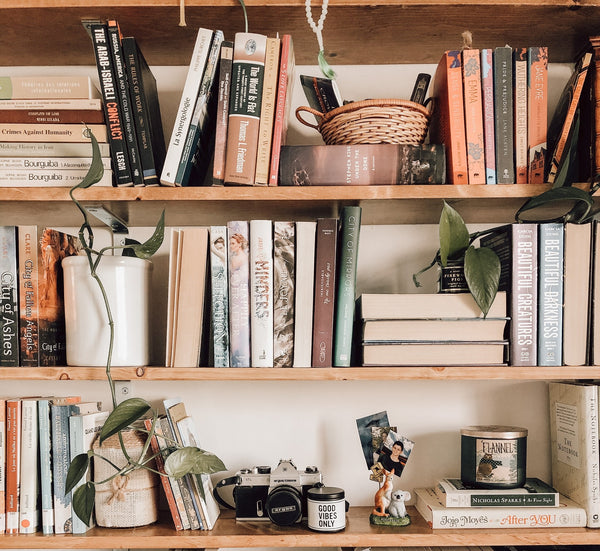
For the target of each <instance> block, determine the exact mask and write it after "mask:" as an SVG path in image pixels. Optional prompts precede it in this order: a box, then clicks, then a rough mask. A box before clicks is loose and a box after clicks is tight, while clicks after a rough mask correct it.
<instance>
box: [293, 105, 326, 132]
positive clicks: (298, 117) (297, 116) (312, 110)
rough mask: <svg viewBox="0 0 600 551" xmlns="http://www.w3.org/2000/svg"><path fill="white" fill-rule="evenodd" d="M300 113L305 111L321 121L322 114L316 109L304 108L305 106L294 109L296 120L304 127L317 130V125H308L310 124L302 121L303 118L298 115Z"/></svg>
mask: <svg viewBox="0 0 600 551" xmlns="http://www.w3.org/2000/svg"><path fill="white" fill-rule="evenodd" d="M302 111H307V112H308V113H311V114H313V115H314V116H315V117H317V119H322V118H323V113H321V112H320V111H317V110H316V109H313V108H312V107H306V106H300V107H298V108H297V109H296V118H297V119H298V120H299V121H300V122H301V123H302V124H303V125H304V126H309V127H310V128H314V129H315V130H319V125H317V124H313V123H310V122H308V121H306V120H304V118H303V117H302V116H301V115H300V113H301V112H302Z"/></svg>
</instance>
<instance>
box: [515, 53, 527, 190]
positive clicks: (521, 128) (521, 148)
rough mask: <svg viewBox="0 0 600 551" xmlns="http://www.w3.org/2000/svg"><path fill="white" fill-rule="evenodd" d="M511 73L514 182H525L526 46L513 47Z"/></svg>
mask: <svg viewBox="0 0 600 551" xmlns="http://www.w3.org/2000/svg"><path fill="white" fill-rule="evenodd" d="M513 74H514V95H513V97H514V121H515V124H514V132H515V138H514V143H515V183H516V184H526V183H527V180H528V176H527V165H528V145H529V144H528V142H527V112H528V109H527V99H528V98H527V48H515V49H514V51H513Z"/></svg>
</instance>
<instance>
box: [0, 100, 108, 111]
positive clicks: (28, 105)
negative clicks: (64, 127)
mask: <svg viewBox="0 0 600 551" xmlns="http://www.w3.org/2000/svg"><path fill="white" fill-rule="evenodd" d="M71 109H74V110H77V111H80V110H91V109H93V110H100V109H102V100H101V99H100V98H93V99H59V98H46V99H3V100H2V101H0V111H6V110H10V111H12V110H36V111H50V110H61V111H62V110H71Z"/></svg>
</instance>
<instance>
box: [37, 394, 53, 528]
mask: <svg viewBox="0 0 600 551" xmlns="http://www.w3.org/2000/svg"><path fill="white" fill-rule="evenodd" d="M50 403H51V400H50V399H49V398H42V399H41V400H39V402H38V432H39V446H40V457H43V458H45V459H44V461H41V462H40V501H41V503H40V507H41V510H42V533H43V534H44V535H50V534H53V533H54V503H53V497H52V439H51V434H50Z"/></svg>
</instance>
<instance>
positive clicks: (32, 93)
mask: <svg viewBox="0 0 600 551" xmlns="http://www.w3.org/2000/svg"><path fill="white" fill-rule="evenodd" d="M98 97H100V94H99V93H98V90H97V88H96V87H95V86H94V84H93V83H92V79H91V78H90V77H88V76H83V75H80V76H78V75H60V76H50V75H47V76H46V75H44V76H41V75H40V76H3V77H0V100H16V99H46V98H47V99H93V98H98Z"/></svg>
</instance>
